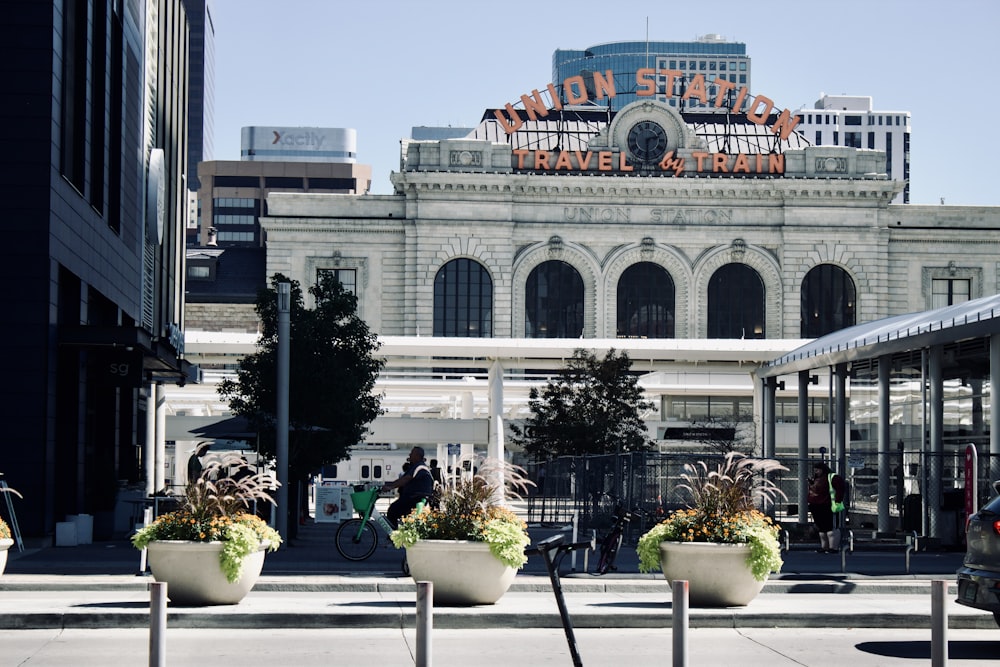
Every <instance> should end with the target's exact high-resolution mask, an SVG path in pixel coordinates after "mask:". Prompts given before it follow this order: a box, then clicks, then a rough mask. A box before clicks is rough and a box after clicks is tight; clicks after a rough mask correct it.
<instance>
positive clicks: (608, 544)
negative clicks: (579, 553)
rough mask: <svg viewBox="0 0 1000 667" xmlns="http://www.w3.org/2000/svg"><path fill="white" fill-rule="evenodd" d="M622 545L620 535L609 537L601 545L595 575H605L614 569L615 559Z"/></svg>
mask: <svg viewBox="0 0 1000 667" xmlns="http://www.w3.org/2000/svg"><path fill="white" fill-rule="evenodd" d="M621 545H622V534H621V533H618V534H617V535H609V536H608V538H607V539H605V541H604V543H603V544H602V545H601V557H600V558H599V559H598V560H597V574H607V573H608V572H609V571H611V570H613V569H615V558H617V557H618V549H619V548H620V547H621Z"/></svg>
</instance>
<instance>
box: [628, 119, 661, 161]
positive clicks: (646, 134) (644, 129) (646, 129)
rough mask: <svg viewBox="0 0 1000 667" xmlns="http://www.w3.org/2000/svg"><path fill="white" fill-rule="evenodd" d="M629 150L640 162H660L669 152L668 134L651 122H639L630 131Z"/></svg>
mask: <svg viewBox="0 0 1000 667" xmlns="http://www.w3.org/2000/svg"><path fill="white" fill-rule="evenodd" d="M628 150H629V152H630V153H631V154H632V157H634V158H635V159H636V160H638V161H640V162H647V163H648V162H658V161H659V160H660V158H662V157H663V155H664V153H666V152H667V133H666V131H665V130H664V129H663V128H662V127H660V125H659V124H658V123H655V122H653V121H651V120H642V121H639V122H638V123H636V124H635V125H633V126H632V128H631V129H630V130H629V131H628Z"/></svg>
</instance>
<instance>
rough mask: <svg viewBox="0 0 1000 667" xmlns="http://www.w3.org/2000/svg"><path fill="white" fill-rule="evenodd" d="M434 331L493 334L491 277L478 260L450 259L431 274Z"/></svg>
mask: <svg viewBox="0 0 1000 667" xmlns="http://www.w3.org/2000/svg"><path fill="white" fill-rule="evenodd" d="M434 335H435V336H455V337H460V338H491V337H492V336H493V280H492V279H491V278H490V274H489V272H487V270H486V268H485V267H483V265H482V264H480V263H479V262H476V261H475V260H471V259H464V258H460V259H453V260H451V261H450V262H448V263H446V264H445V265H444V266H442V267H441V268H440V269H439V270H438V272H437V275H436V276H434Z"/></svg>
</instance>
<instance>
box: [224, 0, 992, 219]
mask: <svg viewBox="0 0 1000 667" xmlns="http://www.w3.org/2000/svg"><path fill="white" fill-rule="evenodd" d="M209 2H210V6H211V7H212V10H213V14H214V17H215V30H216V34H215V39H216V45H215V57H216V62H215V153H214V156H213V157H214V159H216V160H238V159H239V153H240V128H241V127H244V126H249V125H264V126H268V125H274V126H293V127H295V126H315V127H349V128H355V129H356V130H357V132H358V155H359V160H358V161H359V162H361V163H365V164H370V165H371V166H372V178H373V186H372V191H373V192H374V193H377V194H388V193H390V192H391V191H392V187H391V185H390V183H389V173H390V172H392V171H398V170H399V140H400V139H402V138H405V137H409V135H410V130H411V128H412V127H414V126H418V125H445V126H447V125H452V126H462V127H473V126H475V125H476V124H477V123H478V122H479V119H480V118H481V117H482V115H483V111H484V110H485V109H487V108H496V107H502V106H503V105H504V104H506V103H508V102H516V101H518V99H519V98H520V96H521V95H522V94H525V93H530V92H531V90H532V89H534V88H537V89H539V90H541V89H543V88H544V87H545V85H546V84H548V83H549V82H550V79H551V76H552V74H551V72H552V53H553V51H555V50H556V49H560V48H561V49H584V48H586V47H588V46H591V45H593V44H599V43H602V42H615V41H627V40H643V39H645V38H646V37H647V23H648V37H649V39H650V40H653V41H687V40H693V39H695V38H697V37H698V36H699V35H703V34H707V33H719V34H721V35H723V36H724V37H726V38H727V39H728V40H730V41H741V42H745V43H746V46H747V53H748V54H749V55H750V57H751V59H752V66H753V88H754V90H753V92H754V93H756V94H762V95H766V96H767V97H769V98H771V99H772V100H774V102H775V104H776V106H778V107H779V108H789V109H792V110H796V109H799V108H800V107H803V106H808V107H811V106H812V105H813V103H815V102H816V100H817V99H819V97H820V94H821V93H827V94H835V95H839V94H847V95H866V96H870V97H872V98H873V102H874V108H875V109H876V110H879V111H909V112H910V113H911V114H912V118H911V128H912V135H911V143H910V157H911V163H912V173H911V180H910V183H911V188H910V198H911V203H914V204H938V203H939V202H940V200H941V198H942V197H943V198H944V200H945V203H946V204H970V205H1000V187H998V186H997V185H996V176H995V172H996V168H995V166H994V165H995V163H996V162H997V159H998V143H1000V142H998V141H997V138H996V135H994V134H992V130H993V129H994V126H995V125H996V122H995V117H996V113H997V110H998V108H1000V84H998V83H997V82H996V80H995V70H996V65H997V55H996V50H995V46H994V44H995V43H996V39H997V37H996V30H997V26H1000V2H997V1H996V0H950V1H948V2H941V1H938V0H838V1H837V2H832V3H831V2H824V3H812V2H802V1H801V0H800V1H796V2H787V1H785V0H756V1H755V0H714V1H713V2H706V1H705V0H702V1H701V2H681V1H680V0H666V1H663V2H657V3H650V2H633V1H631V0H618V1H616V2H607V1H606V0H605V1H601V2H597V1H593V0H574V1H569V0H567V1H564V2H489V3H487V2H479V1H476V0H423V1H421V0H367V2H365V3H353V2H338V1H336V0H286V1H283V2H278V1H277V0H209ZM820 8H822V9H820ZM832 12H836V14H833V13H832Z"/></svg>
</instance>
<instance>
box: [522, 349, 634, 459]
mask: <svg viewBox="0 0 1000 667" xmlns="http://www.w3.org/2000/svg"><path fill="white" fill-rule="evenodd" d="M631 368H632V360H631V359H629V357H628V354H626V353H625V352H622V353H621V354H620V355H616V354H615V351H614V350H613V349H612V350H609V351H608V353H607V355H605V357H604V359H598V358H597V356H596V355H595V354H594V353H593V352H590V351H588V350H584V349H577V350H575V351H574V352H573V357H572V358H571V359H570V360H569V361H568V362H567V366H566V368H564V369H563V370H562V371H560V373H559V377H558V378H556V379H555V380H554V381H551V382H549V383H548V384H547V385H546V386H545V388H544V389H543V390H541V391H539V390H538V388H537V387H535V388H532V389H531V391H530V392H529V394H528V407H529V408H530V409H531V416H530V417H528V419H526V420H525V423H524V426H522V427H519V426H517V425H512V426H511V431H513V433H514V436H513V437H512V438H511V440H512V442H513V443H514V444H516V445H519V446H521V447H523V448H524V450H525V452H527V453H528V454H529V455H530V456H532V457H534V458H535V459H536V460H544V459H548V458H552V457H555V456H564V455H581V454H614V453H617V452H634V451H642V450H646V449H649V448H650V447H651V446H652V441H651V440H650V439H649V435H648V432H647V431H646V424H645V422H643V420H642V417H641V414H642V412H643V411H645V410H650V409H652V408H653V404H652V403H650V402H649V401H647V400H645V399H643V389H642V387H640V386H639V384H638V379H637V378H636V376H635V375H633V374H632V373H631Z"/></svg>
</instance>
